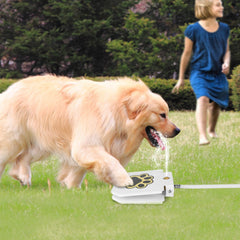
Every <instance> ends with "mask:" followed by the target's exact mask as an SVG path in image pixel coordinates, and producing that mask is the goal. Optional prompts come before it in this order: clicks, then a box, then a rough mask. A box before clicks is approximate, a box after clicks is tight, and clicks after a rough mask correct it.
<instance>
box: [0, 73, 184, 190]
mask: <svg viewBox="0 0 240 240" xmlns="http://www.w3.org/2000/svg"><path fill="white" fill-rule="evenodd" d="M168 111H169V109H168V105H167V103H166V102H165V101H164V100H163V99H162V97H161V96H159V95H157V94H155V93H153V92H151V91H150V90H149V88H148V87H147V86H146V85H145V84H144V83H143V82H142V81H141V80H139V81H134V80H131V79H129V78H119V79H117V80H109V81H105V82H94V81H91V80H87V79H83V80H73V79H70V78H67V77H56V76H53V75H46V76H36V77H29V78H26V79H23V80H20V81H18V82H16V83H14V84H13V85H11V86H10V87H9V88H8V89H7V90H6V91H5V92H3V93H2V94H0V176H1V174H2V172H3V170H4V169H5V166H6V164H11V165H12V168H11V169H10V171H9V174H10V175H11V176H12V177H13V178H15V179H17V180H19V181H20V182H21V183H22V184H24V185H30V184H31V170H30V164H31V163H33V162H35V161H38V160H41V159H43V158H46V157H47V156H49V155H50V154H54V155H56V156H57V157H59V159H60V161H61V166H60V171H59V175H58V181H59V182H60V183H61V184H63V185H65V186H67V187H68V188H71V187H77V186H80V185H81V182H82V180H83V178H84V176H85V173H86V172H87V171H92V172H93V173H94V174H95V175H96V176H97V177H98V178H99V179H100V180H102V181H105V182H107V183H110V184H113V185H115V186H120V187H123V186H127V185H131V184H133V182H132V180H131V178H130V177H129V175H128V174H127V172H126V170H125V169H124V166H125V165H126V164H127V163H128V162H129V160H130V159H131V157H132V156H133V154H134V153H135V152H136V151H137V150H138V148H139V146H140V144H141V142H142V140H143V139H144V138H146V139H147V140H148V141H149V143H150V144H151V145H152V146H155V147H158V146H162V142H161V139H160V134H158V132H160V133H162V135H163V136H165V137H167V138H171V137H174V136H176V135H177V134H178V133H179V132H180V130H179V129H178V128H177V127H176V126H175V125H174V124H173V123H171V122H170V120H169V119H168Z"/></svg>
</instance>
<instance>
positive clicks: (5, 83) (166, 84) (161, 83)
mask: <svg viewBox="0 0 240 240" xmlns="http://www.w3.org/2000/svg"><path fill="white" fill-rule="evenodd" d="M233 73H237V74H239V67H238V71H236V70H235V71H233ZM232 77H233V80H234V81H233V80H229V90H230V102H229V106H228V108H227V110H236V111H239V108H238V107H239V102H240V95H239V88H238V90H237V91H236V90H234V88H236V87H235V86H236V84H238V86H239V75H234V74H233V76H232ZM237 77H238V82H236V83H235V79H236V78H237ZM86 78H88V79H91V80H94V81H104V80H109V79H111V78H112V77H86ZM142 80H143V81H144V82H145V83H146V84H147V86H148V87H149V88H150V89H151V90H152V91H153V92H155V93H158V94H160V95H161V96H162V97H163V98H164V99H165V100H166V102H167V103H168V106H169V109H170V110H171V111H174V110H177V111H180V110H195V106H196V98H195V95H194V93H193V90H192V88H191V86H190V82H189V80H185V87H184V89H183V90H181V91H180V92H179V93H178V94H172V93H171V92H172V88H173V87H174V85H175V84H176V82H177V81H176V80H175V79H160V78H149V77H144V78H142ZM14 82H16V80H9V79H1V80H0V93H1V92H3V91H4V90H6V89H7V87H9V86H10V85H11V84H12V83H14ZM236 94H237V96H236ZM234 101H235V103H236V105H235V104H233V102H234Z"/></svg>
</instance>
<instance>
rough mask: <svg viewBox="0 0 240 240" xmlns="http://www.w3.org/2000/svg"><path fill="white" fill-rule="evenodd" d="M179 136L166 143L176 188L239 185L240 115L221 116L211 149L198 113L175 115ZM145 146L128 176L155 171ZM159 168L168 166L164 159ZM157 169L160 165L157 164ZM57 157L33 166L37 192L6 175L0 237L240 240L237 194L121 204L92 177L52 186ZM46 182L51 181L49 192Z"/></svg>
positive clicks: (1, 186)
mask: <svg viewBox="0 0 240 240" xmlns="http://www.w3.org/2000/svg"><path fill="white" fill-rule="evenodd" d="M170 118H171V119H172V121H173V122H175V123H176V124H177V125H178V126H179V127H180V128H181V130H182V132H181V134H180V135H179V136H177V137H176V138H174V139H170V140H169V145H170V163H169V171H171V172H172V173H173V177H174V183H175V184H217V183H222V184H227V183H240V174H239V165H240V150H239V143H240V112H237V113H234V112H222V113H221V115H220V119H219V123H218V128H217V133H218V135H219V139H214V140H212V141H211V144H210V145H208V146H204V147H200V146H198V134H197V130H196V123H195V116H194V112H171V113H170ZM154 154H155V150H154V149H153V148H151V147H150V146H149V145H148V143H147V142H146V141H144V142H143V144H142V146H141V148H140V149H139V151H138V152H137V153H136V154H135V156H134V158H133V160H132V161H131V162H130V164H129V165H128V167H127V170H128V171H142V170H150V169H157V165H156V164H155V163H154V161H153V159H152V158H153V157H152V156H153V155H154ZM159 165H160V168H161V169H164V168H165V164H164V154H163V153H160V155H159ZM158 167H159V166H158ZM57 168H58V163H57V160H56V159H54V158H51V159H48V160H46V161H45V162H41V163H35V164H33V166H32V173H33V177H32V187H31V188H30V189H27V188H26V187H21V186H20V185H19V183H18V182H16V181H15V180H13V179H11V178H10V177H9V176H8V174H7V171H5V173H4V174H3V176H2V180H1V182H0V239H1V240H11V239H14V240H15V239H18V240H22V239H24V240H25V239H26V240H35V239H36V240H40V239H43V240H48V239H49V240H50V239H51V240H55V239H56V240H59V239H64V240H68V239H69V240H72V239H74V240H75V239H80V240H83V239H90V240H92V239H97V240H98V239H99V240H101V239H104V240H110V239H113V240H115V239H116V240H118V239H120V240H121V239H123V240H126V239H131V240H135V239H136V240H139V239H141V240H142V239H143V240H145V239H151V240H155V239H168V240H169V239H170V240H171V239H173V240H175V239H177V240H188V239H189V240H190V239H191V240H192V239H194V240H195V239H196V240H197V239H199V240H200V239H201V240H202V239H207V240H211V239H212V240H225V239H226V240H229V239H231V240H235V239H236V240H239V239H240V230H239V225H240V189H209V190H204V189H203V190H185V189H176V190H175V194H174V197H173V198H167V199H166V201H165V202H164V203H163V204H162V205H120V204H117V203H115V202H113V201H112V200H111V193H110V189H109V186H108V185H107V184H105V183H102V182H99V181H97V180H96V178H95V177H94V175H93V174H87V177H86V178H87V180H88V191H87V190H86V188H85V185H84V184H83V186H82V189H74V190H67V189H65V188H62V187H60V186H59V184H58V183H57V182H56V181H55V177H56V175H57ZM47 179H50V181H51V193H50V192H49V191H48V184H47Z"/></svg>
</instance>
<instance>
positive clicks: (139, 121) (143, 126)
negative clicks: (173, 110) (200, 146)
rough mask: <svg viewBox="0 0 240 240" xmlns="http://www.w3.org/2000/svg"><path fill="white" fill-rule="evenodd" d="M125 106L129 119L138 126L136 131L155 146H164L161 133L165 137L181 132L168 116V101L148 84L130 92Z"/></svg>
mask: <svg viewBox="0 0 240 240" xmlns="http://www.w3.org/2000/svg"><path fill="white" fill-rule="evenodd" d="M141 84H144V83H142V82H141ZM144 85H145V84H144ZM125 107H126V110H127V115H128V118H129V120H130V121H133V123H134V124H133V125H134V126H135V127H137V129H136V128H135V131H137V132H139V133H140V134H141V135H142V137H143V138H146V139H147V140H148V142H149V143H150V144H151V145H152V146H153V147H162V148H163V144H162V140H161V134H162V135H163V136H164V137H165V138H172V137H175V136H176V135H178V134H179V132H180V129H179V128H177V127H176V126H175V125H174V124H173V123H172V122H171V121H170V120H169V118H168V112H169V108H168V105H167V103H166V102H165V101H164V99H163V98H162V97H161V96H160V95H158V94H155V93H153V92H151V91H150V90H149V89H148V88H147V87H146V86H145V88H144V87H142V88H141V89H135V90H133V91H132V92H131V93H129V95H128V98H127V101H125ZM159 133H161V134H159Z"/></svg>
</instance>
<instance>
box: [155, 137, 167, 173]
mask: <svg viewBox="0 0 240 240" xmlns="http://www.w3.org/2000/svg"><path fill="white" fill-rule="evenodd" d="M158 134H159V135H160V136H161V140H162V142H163V144H164V145H165V150H164V151H162V150H161V148H160V147H158V148H156V150H155V152H154V154H153V156H152V160H153V162H154V164H155V166H156V168H157V169H160V168H161V163H162V162H163V161H164V160H165V174H166V176H167V175H168V164H169V149H170V146H169V144H168V140H167V138H165V137H163V135H162V134H161V133H160V132H158ZM164 157H165V158H164Z"/></svg>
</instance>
